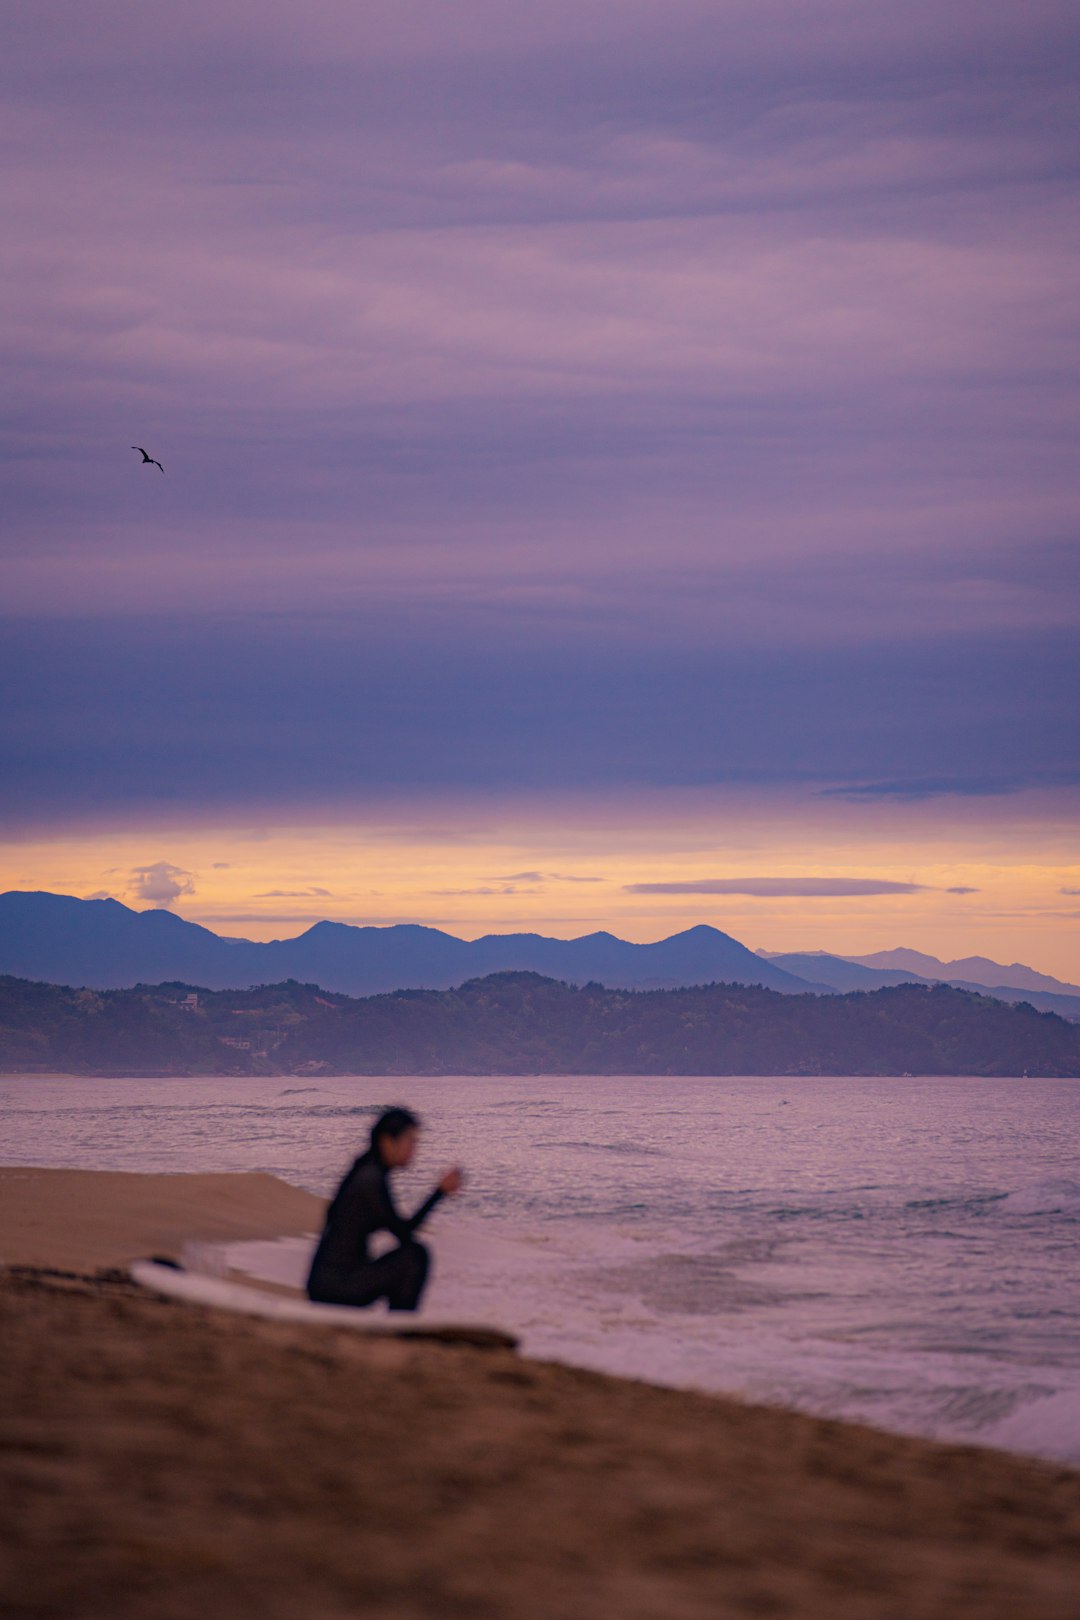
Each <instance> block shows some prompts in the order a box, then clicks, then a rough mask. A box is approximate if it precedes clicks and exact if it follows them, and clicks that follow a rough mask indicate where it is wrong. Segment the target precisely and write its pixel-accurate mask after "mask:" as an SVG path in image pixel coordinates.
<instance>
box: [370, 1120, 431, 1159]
mask: <svg viewBox="0 0 1080 1620" xmlns="http://www.w3.org/2000/svg"><path fill="white" fill-rule="evenodd" d="M419 1135H420V1121H419V1119H418V1118H417V1117H416V1115H415V1114H414V1113H413V1112H412V1111H411V1109H408V1108H387V1109H386V1111H385V1112H384V1113H382V1114H380V1115H379V1117H378V1119H377V1120H376V1121H375V1123H374V1125H373V1126H372V1127H371V1146H372V1149H373V1151H374V1153H375V1156H376V1158H378V1159H381V1160H382V1162H383V1164H385V1165H386V1166H387V1167H388V1168H390V1169H393V1170H398V1169H400V1168H401V1167H402V1166H403V1165H406V1164H410V1163H411V1162H412V1157H413V1154H414V1153H415V1152H416V1139H417V1137H418V1136H419Z"/></svg>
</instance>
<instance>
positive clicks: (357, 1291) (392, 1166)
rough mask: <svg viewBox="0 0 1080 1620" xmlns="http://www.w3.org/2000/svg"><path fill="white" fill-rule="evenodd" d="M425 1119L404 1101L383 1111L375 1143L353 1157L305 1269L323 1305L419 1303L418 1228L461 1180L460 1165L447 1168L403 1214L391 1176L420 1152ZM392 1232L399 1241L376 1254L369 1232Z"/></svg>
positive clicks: (424, 1267) (424, 1256) (407, 1307)
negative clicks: (410, 1210) (408, 1212)
mask: <svg viewBox="0 0 1080 1620" xmlns="http://www.w3.org/2000/svg"><path fill="white" fill-rule="evenodd" d="M419 1134H420V1121H419V1119H417V1117H416V1115H415V1114H413V1113H410V1111H409V1110H408V1109H407V1108H390V1109H387V1111H386V1112H385V1113H384V1114H380V1116H379V1118H378V1119H377V1120H376V1121H375V1124H374V1125H373V1127H372V1131H371V1146H370V1148H369V1149H368V1151H367V1152H366V1153H365V1154H363V1155H362V1156H361V1157H360V1158H359V1159H357V1160H356V1162H355V1164H354V1165H353V1167H352V1169H351V1170H350V1171H349V1173H348V1175H347V1176H346V1177H345V1180H344V1181H343V1182H342V1183H341V1186H340V1187H339V1188H338V1190H337V1192H336V1194H335V1195H334V1199H333V1201H332V1203H331V1205H330V1207H329V1209H328V1210H327V1212H326V1224H325V1226H324V1227H323V1234H322V1237H321V1238H320V1239H319V1245H318V1248H317V1249H316V1250H315V1258H314V1259H313V1260H312V1262H311V1271H310V1272H309V1274H308V1281H307V1291H308V1298H309V1299H313V1300H317V1301H318V1302H319V1303H320V1304H322V1305H374V1304H375V1302H376V1301H377V1300H380V1299H385V1300H386V1302H387V1304H388V1305H389V1307H390V1309H391V1310H392V1311H415V1310H416V1308H417V1306H418V1305H419V1303H420V1298H421V1295H422V1294H423V1292H424V1285H425V1283H426V1282H427V1277H428V1269H429V1265H430V1257H429V1255H428V1251H427V1249H426V1248H425V1247H424V1245H423V1244H422V1243H419V1242H417V1239H416V1236H415V1234H416V1232H417V1231H418V1230H419V1228H420V1227H421V1226H422V1225H423V1223H424V1221H425V1220H426V1219H427V1217H428V1216H429V1215H430V1214H431V1211H432V1210H433V1209H434V1208H435V1205H436V1204H437V1203H438V1202H439V1200H440V1199H441V1198H444V1197H446V1196H447V1195H448V1194H452V1193H456V1192H459V1191H460V1189H461V1186H462V1175H461V1171H460V1170H448V1171H447V1172H446V1174H445V1175H444V1176H443V1178H442V1180H441V1181H440V1182H439V1185H438V1186H437V1187H436V1188H435V1190H434V1192H432V1193H431V1194H430V1196H429V1197H427V1198H425V1200H424V1202H423V1203H422V1204H421V1205H420V1208H419V1209H418V1210H417V1211H416V1213H415V1215H411V1216H404V1215H400V1214H399V1213H398V1211H397V1209H396V1208H395V1205H394V1199H393V1195H392V1193H391V1191H390V1176H391V1173H392V1172H393V1171H394V1170H400V1169H403V1168H404V1167H405V1165H407V1164H410V1163H411V1162H412V1160H413V1157H414V1156H415V1153H416V1143H417V1138H418V1136H419ZM375 1232H389V1233H390V1234H391V1236H393V1237H395V1238H396V1239H397V1245H398V1246H397V1248H395V1249H391V1250H390V1252H389V1253H388V1254H383V1255H380V1256H379V1258H378V1259H377V1260H375V1259H372V1257H371V1253H370V1250H369V1240H370V1239H371V1237H372V1235H373V1234H374V1233H375Z"/></svg>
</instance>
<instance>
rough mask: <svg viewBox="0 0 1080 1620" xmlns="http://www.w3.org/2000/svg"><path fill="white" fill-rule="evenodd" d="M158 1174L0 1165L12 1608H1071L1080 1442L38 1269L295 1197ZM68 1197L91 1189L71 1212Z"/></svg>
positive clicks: (234, 1616)
mask: <svg viewBox="0 0 1080 1620" xmlns="http://www.w3.org/2000/svg"><path fill="white" fill-rule="evenodd" d="M20 1176H25V1177H26V1178H27V1179H26V1180H25V1181H20V1179H19V1177H20ZM158 1180H159V1178H155V1177H115V1176H103V1177H101V1178H97V1177H94V1176H92V1175H81V1176H77V1177H76V1176H74V1175H72V1176H68V1174H67V1173H66V1172H50V1173H44V1172H37V1171H34V1172H12V1171H6V1172H4V1173H3V1177H2V1179H0V1190H2V1193H0V1216H2V1218H3V1222H4V1226H3V1239H2V1247H3V1250H4V1252H5V1254H6V1255H7V1256H8V1259H9V1262H11V1263H10V1264H9V1269H8V1271H7V1272H6V1274H5V1275H4V1276H3V1278H2V1279H0V1331H2V1334H3V1345H4V1355H3V1357H2V1358H0V1471H2V1474H3V1476H4V1484H3V1489H4V1491H5V1493H6V1500H7V1501H8V1502H9V1503H10V1504H11V1508H10V1509H9V1510H8V1511H7V1512H6V1514H5V1518H4V1521H3V1529H2V1534H0V1571H2V1576H0V1579H2V1593H0V1606H2V1604H4V1603H6V1604H7V1605H8V1608H9V1611H10V1612H13V1613H15V1614H18V1615H20V1616H22V1615H26V1616H41V1617H54V1616H55V1617H57V1620H59V1617H61V1616H62V1617H64V1620H91V1617H94V1620H97V1617H99V1616H103V1615H109V1616H110V1617H113V1616H115V1617H117V1620H159V1617H160V1620H181V1617H182V1620H190V1617H191V1616H193V1615H198V1616H200V1617H201V1620H219V1617H220V1620H226V1617H228V1620H246V1617H248V1616H251V1617H255V1616H260V1617H265V1620H296V1617H297V1616H303V1617H304V1620H322V1617H326V1620H339V1617H340V1620H344V1617H345V1616H357V1615H364V1616H367V1615H371V1616H378V1617H380V1620H428V1617H431V1620H442V1617H447V1620H449V1617H454V1620H487V1617H490V1620H561V1617H563V1616H565V1617H567V1620H690V1617H693V1620H698V1617H701V1620H705V1617H708V1620H718V1617H719V1620H724V1617H726V1616H740V1617H741V1616H763V1615H768V1616H779V1617H789V1620H816V1617H818V1616H820V1617H822V1620H825V1617H827V1620H885V1617H889V1620H931V1617H932V1620H975V1617H979V1620H1006V1617H1007V1620H1015V1617H1016V1616H1020V1615H1023V1616H1024V1620H1074V1617H1075V1616H1076V1614H1077V1597H1076V1594H1077V1592H1080V1474H1077V1473H1074V1472H1071V1471H1068V1470H1064V1469H1060V1468H1055V1467H1050V1466H1046V1465H1042V1464H1037V1463H1029V1462H1026V1461H1024V1460H1023V1459H1019V1458H1015V1457H1009V1456H1005V1455H1002V1454H998V1453H994V1452H990V1451H979V1450H975V1449H970V1448H962V1447H948V1446H939V1445H933V1444H930V1443H927V1442H922V1441H916V1440H909V1439H904V1438H900V1437H897V1436H893V1435H885V1434H880V1433H878V1432H876V1431H874V1430H870V1429H865V1428H860V1427H856V1426H850V1425H844V1424H839V1423H832V1422H825V1421H817V1420H814V1419H810V1418H805V1417H799V1416H794V1415H791V1414H788V1413H783V1412H779V1411H774V1410H770V1409H767V1408H760V1407H748V1406H743V1405H741V1404H739V1403H738V1402H734V1401H723V1400H717V1399H713V1398H709V1397H705V1396H697V1395H693V1394H687V1393H684V1392H678V1391H671V1390H662V1389H657V1388H653V1387H651V1386H649V1385H645V1384H639V1383H633V1382H630V1381H627V1380H621V1379H616V1378H608V1377H602V1376H599V1375H597V1374H592V1373H586V1372H580V1371H575V1370H572V1369H569V1368H563V1367H557V1366H553V1365H546V1364H543V1363H538V1362H530V1361H526V1360H523V1359H520V1358H518V1357H516V1356H514V1355H512V1354H510V1353H508V1352H504V1351H498V1352H483V1351H478V1350H469V1349H464V1348H458V1347H440V1346H432V1345H415V1344H401V1343H388V1342H385V1341H377V1342H367V1341H364V1340H362V1339H360V1340H358V1339H356V1338H355V1337H354V1336H352V1335H350V1334H348V1333H346V1332H341V1331H338V1330H321V1329H312V1328H297V1327H292V1326H284V1325H281V1324H274V1323H265V1322H255V1321H246V1320H243V1319H238V1318H232V1317H230V1318H226V1317H222V1316H218V1315H215V1314H213V1313H210V1312H204V1311H201V1310H194V1309H190V1308H187V1307H184V1306H180V1305H168V1304H165V1303H163V1302H161V1301H159V1300H156V1299H153V1298H149V1297H145V1296H143V1295H141V1294H139V1293H137V1292H136V1291H135V1290H134V1289H133V1288H132V1287H131V1286H130V1285H129V1284H127V1283H124V1282H123V1281H121V1280H119V1279H118V1278H116V1277H115V1275H114V1276H113V1277H111V1278H110V1277H109V1276H107V1275H106V1276H100V1277H98V1278H97V1279H94V1278H93V1277H92V1276H90V1275H87V1276H86V1277H85V1278H82V1279H78V1278H64V1277H58V1276H55V1275H53V1276H48V1275H45V1274H44V1273H43V1271H42V1269H41V1268H43V1267H46V1266H54V1267H60V1268H62V1269H66V1270H76V1269H78V1266H77V1265H76V1264H75V1256H76V1255H77V1254H78V1253H82V1254H83V1255H84V1256H86V1257H89V1258H84V1260H83V1261H82V1262H81V1264H82V1266H83V1267H84V1269H85V1270H86V1271H87V1272H88V1273H89V1272H90V1271H91V1270H92V1268H93V1267H94V1266H98V1265H106V1266H108V1265H115V1264H117V1263H118V1262H119V1261H120V1260H121V1259H122V1258H124V1257H125V1256H126V1254H127V1253H128V1252H129V1251H131V1250H132V1249H133V1248H135V1249H138V1248H145V1247H146V1246H147V1243H148V1240H150V1239H151V1238H152V1239H153V1240H154V1243H155V1244H157V1245H159V1246H160V1243H161V1242H164V1240H165V1238H166V1237H169V1236H170V1235H172V1236H173V1237H174V1238H175V1237H176V1236H177V1235H179V1234H180V1227H179V1226H178V1225H177V1224H176V1223H177V1222H180V1223H181V1225H182V1223H183V1221H184V1219H185V1218H186V1214H187V1213H188V1212H189V1211H190V1213H191V1214H192V1216H193V1217H194V1216H195V1215H196V1214H197V1215H198V1222H199V1224H198V1226H197V1229H195V1230H193V1231H192V1234H191V1235H193V1236H198V1237H201V1238H204V1239H205V1238H212V1237H229V1236H241V1235H247V1236H251V1235H260V1234H263V1235H269V1233H270V1232H271V1231H281V1232H284V1231H289V1230H292V1231H295V1230H302V1229H306V1228H310V1226H311V1224H313V1223H312V1219H311V1214H312V1209H313V1208H314V1209H315V1210H316V1211H317V1209H318V1204H317V1201H316V1200H313V1199H308V1198H307V1196H306V1195H304V1194H300V1193H295V1191H294V1190H293V1189H290V1188H286V1187H284V1186H283V1184H281V1183H274V1182H273V1180H272V1178H269V1177H214V1176H205V1177H203V1176H199V1177H168V1178H161V1182H162V1184H161V1185H160V1186H157V1185H155V1183H157V1182H158ZM20 1187H21V1188H22V1189H23V1190H24V1191H25V1192H26V1197H25V1198H23V1199H21V1200H20V1198H19V1189H20ZM249 1195H250V1196H249ZM279 1201H280V1210H281V1212H282V1213H283V1214H284V1216H285V1219H284V1220H283V1221H282V1222H280V1223H279V1224H278V1225H273V1224H272V1223H273V1222H274V1221H275V1220H277V1219H278V1205H279ZM82 1209H86V1210H87V1211H88V1212H92V1219H90V1220H88V1224H87V1227H86V1230H85V1232H84V1233H82V1234H81V1235H74V1234H72V1233H71V1231H70V1229H69V1220H70V1217H71V1214H72V1212H77V1211H79V1210H82ZM13 1212H14V1213H15V1214H16V1215H17V1216H18V1219H15V1220H13V1219H12V1216H13ZM267 1223H270V1224H267ZM50 1231H52V1232H54V1233H55V1246H54V1247H50V1241H52V1240H50V1237H49V1233H50ZM80 1244H81V1249H80ZM28 1262H32V1264H28Z"/></svg>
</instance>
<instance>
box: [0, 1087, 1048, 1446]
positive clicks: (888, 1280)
mask: <svg viewBox="0 0 1080 1620" xmlns="http://www.w3.org/2000/svg"><path fill="white" fill-rule="evenodd" d="M396 1102H405V1103H407V1104H409V1105H411V1106H412V1107H414V1108H416V1109H417V1110H419V1112H420V1113H421V1114H422V1116H423V1118H424V1122H425V1126H426V1129H425V1132H424V1136H423V1140H422V1146H421V1152H420V1155H419V1158H418V1163H417V1164H416V1165H415V1166H414V1167H413V1168H412V1169H411V1170H410V1171H409V1172H408V1174H407V1176H406V1177H404V1178H401V1179H400V1181H399V1202H400V1203H401V1205H402V1207H403V1208H406V1209H407V1208H409V1207H410V1206H411V1205H412V1204H413V1203H416V1202H419V1200H420V1198H421V1197H423V1196H424V1194H425V1193H426V1192H427V1190H428V1188H429V1186H430V1184H431V1183H432V1181H433V1180H434V1179H435V1178H436V1177H437V1176H438V1174H439V1173H441V1171H442V1170H443V1169H444V1168H445V1167H446V1166H448V1165H450V1164H453V1163H461V1164H462V1165H463V1166H464V1167H465V1169H466V1172H467V1174H468V1178H469V1180H468V1186H467V1189H466V1191H465V1193H464V1194H462V1195H461V1196H460V1197H459V1198H458V1199H456V1200H449V1201H447V1202H446V1203H444V1204H443V1205H442V1206H441V1207H440V1208H439V1210H437V1211H436V1213H435V1215H434V1216H433V1217H432V1219H431V1221H430V1223H429V1225H428V1227H427V1228H425V1236H426V1238H427V1239H430V1242H431V1245H432V1247H433V1250H434V1254H435V1270H434V1279H433V1283H432V1286H431V1289H430V1291H429V1295H428V1300H427V1302H426V1303H427V1305H428V1307H429V1308H430V1309H431V1311H432V1312H433V1313H437V1314H439V1315H440V1316H448V1315H453V1316H455V1317H458V1318H461V1319H472V1320H481V1321H483V1320H487V1321H492V1322H498V1323H500V1324H502V1325H503V1326H506V1327H509V1328H512V1329H515V1330H517V1331H518V1332H519V1333H520V1334H521V1335H522V1339H523V1342H524V1348H525V1350H526V1352H527V1353H529V1354H531V1355H536V1356H542V1357H550V1358H553V1359H557V1360H561V1361H565V1362H570V1363H574V1364H577V1365H580V1366H585V1367H592V1368H596V1369H599V1370H602V1371H606V1372H614V1373H621V1374H626V1375H629V1376H632V1377H638V1378H644V1379H649V1380H652V1381H654V1382H657V1383H666V1384H671V1385H678V1386H685V1387H695V1388H701V1389H706V1390H714V1391H719V1392H729V1393H735V1394H739V1395H742V1396H745V1397H747V1398H749V1399H751V1400H755V1401H767V1402H771V1403H774V1404H778V1405H782V1406H786V1407H791V1408H796V1409H798V1410H801V1411H806V1412H814V1413H818V1414H822V1415H826V1416H831V1417H838V1418H846V1419H856V1420H865V1421H867V1422H871V1423H875V1424H877V1425H879V1426H881V1427H884V1428H888V1429H894V1430H899V1431H904V1432H908V1433H915V1434H922V1435H929V1436H935V1437H939V1438H945V1439H959V1440H965V1441H973V1442H977V1443H983V1444H988V1445H996V1446H1003V1447H1005V1448H1007V1449H1012V1450H1017V1451H1024V1452H1030V1453H1032V1454H1035V1455H1040V1456H1045V1457H1050V1458H1056V1459H1061V1460H1066V1461H1069V1462H1072V1463H1076V1464H1080V1275H1078V1272H1080V1266H1078V1261H1080V1169H1078V1165H1077V1143H1078V1135H1080V1081H1075V1080H1000V1079H995V1080H984V1079H966V1078H950V1079H939V1078H934V1079H925V1078H914V1079H911V1078H905V1079H849V1078H843V1079H841V1078H814V1079H761V1078H753V1079H750V1078H748V1079H727V1078H725V1079H715V1080H713V1079H700V1078H694V1079H681V1078H677V1077H649V1078H642V1077H629V1078H618V1077H611V1076H604V1077H580V1076H575V1077H572V1078H570V1077H565V1076H558V1077H547V1076H535V1077H528V1078H521V1077H516V1078H482V1079H477V1078H462V1079H454V1078H440V1079H431V1078H395V1079H371V1078H367V1077H364V1078H337V1079H332V1080H324V1079H316V1080H311V1081H304V1080H300V1079H295V1080H290V1079H287V1078H272V1079H233V1078H228V1079H192V1080H161V1079H155V1080H138V1079H123V1080H88V1079H47V1078H37V1077H25V1078H24V1077H19V1078H5V1079H0V1133H2V1134H0V1159H2V1161H3V1162H4V1163H7V1164H25V1165H64V1166H73V1167H81V1168H92V1169H113V1170H143V1171H182V1170H187V1171H194V1170H199V1171H207V1170H265V1171H270V1172H272V1173H273V1174H275V1175H279V1176H283V1177H285V1178H286V1179H287V1180H289V1181H292V1182H295V1183H297V1184H298V1185H300V1186H303V1187H307V1188H309V1189H310V1190H312V1191H313V1192H318V1193H329V1192H331V1191H332V1190H333V1188H334V1186H335V1185H336V1183H337V1180H338V1177H339V1176H340V1174H341V1173H342V1172H343V1171H344V1170H345V1169H346V1168H347V1166H348V1164H349V1163H350V1162H351V1159H352V1157H353V1155H354V1154H355V1153H356V1152H358V1151H360V1149H361V1148H362V1146H363V1145H364V1144H365V1141H366V1136H367V1131H368V1127H369V1124H370V1120H371V1117H372V1113H373V1111H375V1110H377V1109H380V1108H382V1107H383V1106H385V1105H389V1104H391V1103H396ZM0 1252H2V1240H0ZM308 1252H309V1246H308V1245H307V1244H306V1243H304V1242H302V1241H300V1240H287V1241H282V1242H279V1243H261V1244H242V1245H233V1246H231V1248H230V1249H229V1250H228V1251H227V1253H224V1252H223V1253H222V1254H219V1255H217V1256H214V1255H212V1254H211V1255H208V1254H206V1253H205V1252H204V1253H202V1254H200V1255H198V1256H194V1257H193V1258H195V1259H196V1260H198V1262H199V1263H202V1264H206V1265H208V1266H218V1267H221V1266H223V1265H224V1264H226V1263H228V1264H230V1265H233V1266H238V1267H239V1268H240V1269H243V1270H246V1271H247V1272H248V1273H249V1274H251V1275H259V1276H264V1277H273V1278H277V1279H283V1280H284V1279H289V1280H297V1281H298V1280H299V1279H300V1278H301V1277H302V1276H303V1274H304V1271H305V1268H306V1262H307V1256H308Z"/></svg>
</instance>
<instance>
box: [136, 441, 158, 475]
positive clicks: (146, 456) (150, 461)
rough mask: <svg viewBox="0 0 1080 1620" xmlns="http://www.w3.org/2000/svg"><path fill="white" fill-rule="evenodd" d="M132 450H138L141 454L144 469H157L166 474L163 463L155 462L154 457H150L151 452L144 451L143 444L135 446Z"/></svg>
mask: <svg viewBox="0 0 1080 1620" xmlns="http://www.w3.org/2000/svg"><path fill="white" fill-rule="evenodd" d="M131 448H132V449H133V450H137V451H138V452H139V454H140V455H141V456H142V465H143V466H144V467H147V466H149V467H156V468H157V469H158V471H159V472H164V471H165V469H164V467H163V466H162V465H161V462H160V461H155V460H154V458H153V456H152V455H150V453H149V451H147V450H144V449H143V447H142V445H141V444H133V445H132V447H131Z"/></svg>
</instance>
